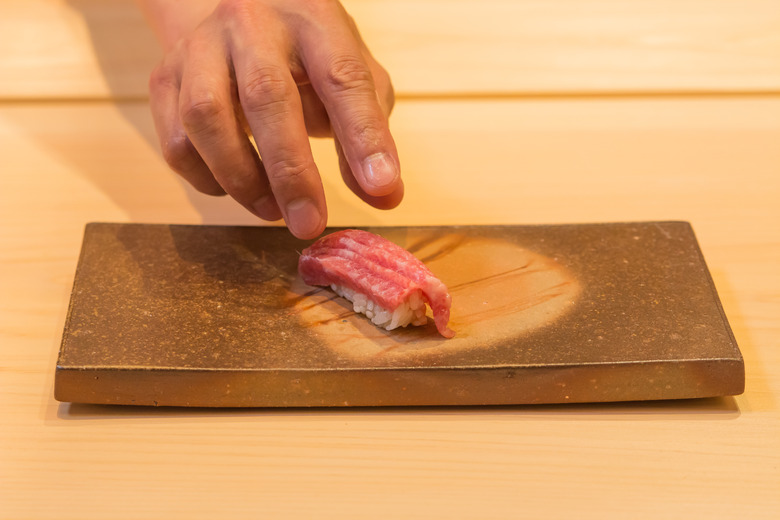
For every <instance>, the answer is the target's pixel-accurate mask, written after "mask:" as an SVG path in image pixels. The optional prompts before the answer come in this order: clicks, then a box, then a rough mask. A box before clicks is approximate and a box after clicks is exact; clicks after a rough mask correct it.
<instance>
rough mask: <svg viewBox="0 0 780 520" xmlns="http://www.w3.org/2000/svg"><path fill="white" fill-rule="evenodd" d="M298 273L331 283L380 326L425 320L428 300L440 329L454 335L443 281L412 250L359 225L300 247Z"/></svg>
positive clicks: (314, 282) (306, 279) (390, 327)
mask: <svg viewBox="0 0 780 520" xmlns="http://www.w3.org/2000/svg"><path fill="white" fill-rule="evenodd" d="M298 272H299V273H300V275H301V278H302V279H303V281H304V282H305V283H306V284H308V285H315V286H325V287H330V288H331V289H332V290H333V291H334V292H335V293H336V294H338V295H339V296H342V297H344V298H346V299H347V300H349V301H350V302H352V306H353V309H354V311H355V312H359V313H362V314H365V315H366V317H367V318H368V319H370V320H371V321H372V322H373V323H374V324H375V325H377V326H379V327H382V328H385V329H387V330H393V329H396V328H398V327H406V326H408V325H413V326H414V325H424V324H425V323H427V318H426V315H425V314H426V304H428V305H429V306H430V307H431V311H432V312H433V321H434V323H435V324H436V329H437V330H438V331H439V333H440V334H441V335H442V336H444V337H445V338H451V337H453V336H454V335H455V332H454V331H453V330H452V329H450V328H449V326H448V323H449V319H450V303H451V298H450V294H449V292H448V290H447V287H446V286H445V285H444V283H442V282H441V280H439V279H438V278H436V276H434V274H433V273H432V272H431V271H430V270H429V269H428V268H427V267H426V266H425V264H423V263H422V262H421V261H420V260H418V259H417V258H415V256H414V255H412V254H411V253H410V252H408V251H407V250H405V249H404V248H402V247H400V246H398V245H396V244H394V243H392V242H390V241H389V240H387V239H385V238H382V237H380V236H378V235H375V234H373V233H370V232H368V231H362V230H357V229H346V230H342V231H337V232H335V233H331V234H329V235H326V236H324V237H322V238H320V239H319V240H317V241H316V242H314V243H313V244H312V245H311V246H309V247H308V248H306V249H304V250H303V251H302V253H301V256H300V258H299V260H298Z"/></svg>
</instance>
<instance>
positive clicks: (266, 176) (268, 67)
mask: <svg viewBox="0 0 780 520" xmlns="http://www.w3.org/2000/svg"><path fill="white" fill-rule="evenodd" d="M202 1H206V2H208V1H209V0H202ZM150 3H153V2H150ZM159 3H160V0H158V4H159ZM162 3H164V2H162ZM185 5H187V4H185ZM146 7H147V14H149V13H150V11H151V14H152V16H154V15H155V13H157V14H159V15H160V16H161V17H165V16H168V19H167V20H165V19H160V20H157V23H156V24H155V23H153V26H154V25H157V28H158V32H161V33H162V34H161V39H162V40H163V44H164V46H165V47H166V54H165V57H164V58H163V60H162V62H161V63H160V65H159V66H158V67H157V68H156V69H155V70H154V72H153V73H152V76H151V79H150V103H151V108H152V114H153V118H154V122H155V127H156V129H157V133H158V135H159V137H160V142H161V147H162V151H163V155H164V157H165V160H166V161H167V162H168V164H169V165H170V166H171V168H172V169H173V170H175V171H176V172H178V173H179V174H180V175H181V176H182V177H184V178H185V179H186V180H187V181H189V182H190V183H191V184H192V185H193V186H194V187H195V188H196V189H198V190H199V191H202V192H204V193H208V194H212V195H221V194H225V193H227V194H229V195H230V196H232V197H233V198H234V199H236V200H237V201H238V202H239V203H241V204H242V205H243V206H245V207H246V208H247V209H248V210H249V211H251V212H252V213H254V214H255V215H257V216H258V217H260V218H262V219H265V220H278V219H279V218H284V220H285V222H286V224H287V226H288V227H289V229H290V231H291V232H292V233H293V234H294V235H295V236H297V237H299V238H314V237H316V236H317V235H319V234H321V233H322V231H323V230H324V228H325V225H326V223H327V209H326V203H325V195H324V192H323V188H322V182H321V179H320V175H319V171H318V169H317V166H316V165H315V164H314V159H313V157H312V152H311V148H310V145H309V140H308V136H316V137H321V136H329V135H332V136H333V137H334V139H335V143H336V149H337V153H338V155H339V166H340V169H341V174H342V178H343V179H344V182H345V183H346V184H347V186H348V187H349V188H350V189H351V190H352V191H353V192H355V193H356V194H357V195H358V196H359V197H360V198H361V199H363V200H364V201H366V202H367V203H369V204H371V205H372V206H375V207H378V208H382V209H389V208H392V207H395V206H396V205H397V204H398V203H400V201H401V198H402V197H403V183H402V181H401V178H400V169H399V160H398V153H397V151H396V148H395V144H394V142H393V138H392V136H391V135H390V130H389V127H388V120H387V118H388V116H389V114H390V111H391V110H392V107H393V103H394V97H393V90H392V86H391V84H390V78H389V76H388V75H387V73H386V72H385V70H384V69H383V68H382V67H381V66H380V65H379V64H378V63H377V62H376V61H375V60H374V59H373V57H372V56H371V54H370V53H369V51H368V49H367V48H366V46H365V44H364V43H363V41H362V40H361V38H360V35H359V34H358V31H357V28H356V27H355V24H354V22H353V21H352V19H351V18H350V17H349V15H348V14H347V13H346V11H344V9H343V7H342V6H341V5H340V4H339V3H338V2H337V0H254V1H253V0H222V1H221V2H219V3H218V4H217V5H216V7H215V8H214V9H213V11H210V14H208V15H207V16H205V18H204V19H203V20H202V22H201V23H199V24H195V23H193V24H192V26H193V27H194V28H191V27H187V26H186V25H187V24H181V23H179V24H177V23H175V22H174V21H178V18H177V14H180V13H177V11H176V9H173V8H172V4H169V5H168V6H167V7H168V9H167V10H166V9H157V10H154V9H151V10H150V9H149V5H147V6H146ZM158 7H159V6H158ZM179 9H180V8H179ZM208 12H209V11H208V10H206V11H204V15H205V13H208ZM248 133H251V135H252V137H253V138H254V141H255V144H256V148H255V146H253V144H252V141H251V139H250V136H249V135H248ZM258 151H259V155H258V153H257V152H258Z"/></svg>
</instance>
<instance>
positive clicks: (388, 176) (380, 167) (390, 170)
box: [364, 152, 398, 188]
mask: <svg viewBox="0 0 780 520" xmlns="http://www.w3.org/2000/svg"><path fill="white" fill-rule="evenodd" d="M364 173H365V176H366V180H367V181H368V183H369V184H371V185H372V186H376V187H377V188H383V187H385V186H389V185H390V184H392V183H393V182H394V181H395V179H396V177H398V168H396V166H395V162H394V161H393V159H392V158H390V156H389V155H387V154H386V153H382V152H380V153H375V154H374V155H369V156H368V157H367V158H366V161H365V170H364Z"/></svg>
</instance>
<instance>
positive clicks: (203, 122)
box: [180, 91, 225, 132]
mask: <svg viewBox="0 0 780 520" xmlns="http://www.w3.org/2000/svg"><path fill="white" fill-rule="evenodd" d="M224 110H225V104H224V103H223V102H222V101H221V100H220V99H219V98H218V97H217V96H216V95H214V94H213V93H212V92H210V91H203V92H194V93H190V94H189V95H188V96H186V97H185V99H184V102H183V104H182V106H181V108H180V117H181V121H182V124H183V125H184V126H185V128H187V129H188V130H191V131H201V132H202V131H207V130H208V129H209V128H211V127H212V126H213V125H214V124H215V122H216V121H217V120H218V119H219V117H220V116H221V114H222V113H223V112H224Z"/></svg>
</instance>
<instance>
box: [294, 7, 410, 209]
mask: <svg viewBox="0 0 780 520" xmlns="http://www.w3.org/2000/svg"><path fill="white" fill-rule="evenodd" d="M331 16H332V17H333V20H329V19H325V20H323V22H322V25H321V26H316V27H314V28H312V27H307V28H305V29H306V30H301V31H300V32H299V34H298V37H299V38H300V41H301V49H300V53H301V59H302V61H303V63H304V66H305V67H306V70H307V72H308V74H309V78H310V79H311V82H312V86H313V87H314V89H315V90H316V91H317V94H318V95H319V97H320V99H321V100H322V102H323V104H324V106H325V108H326V110H327V112H328V115H329V117H330V123H331V126H332V127H333V132H334V134H335V136H336V137H338V139H339V141H340V142H341V145H342V147H343V150H344V155H345V157H346V159H347V162H348V163H349V166H350V170H351V171H352V173H353V174H354V176H355V179H356V181H357V183H358V184H359V185H360V187H361V188H362V189H363V191H365V192H366V193H367V194H369V195H371V196H374V197H376V196H380V197H381V196H384V195H389V194H391V193H394V192H396V190H397V189H398V186H399V185H400V182H401V180H400V166H399V160H398V153H397V151H396V147H395V143H394V141H393V138H392V136H391V135H390V129H389V126H388V121H387V115H386V114H385V112H384V110H383V108H382V105H381V103H380V101H379V99H378V95H377V91H376V85H375V83H374V78H373V75H372V72H371V69H370V67H369V65H368V64H367V62H366V60H365V59H364V56H363V49H362V47H361V45H360V43H359V42H358V40H357V39H356V36H355V34H353V33H352V31H350V30H349V27H348V25H345V24H344V23H343V19H342V18H340V17H342V16H346V15H345V14H343V13H332V14H331ZM339 22H340V23H339Z"/></svg>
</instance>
